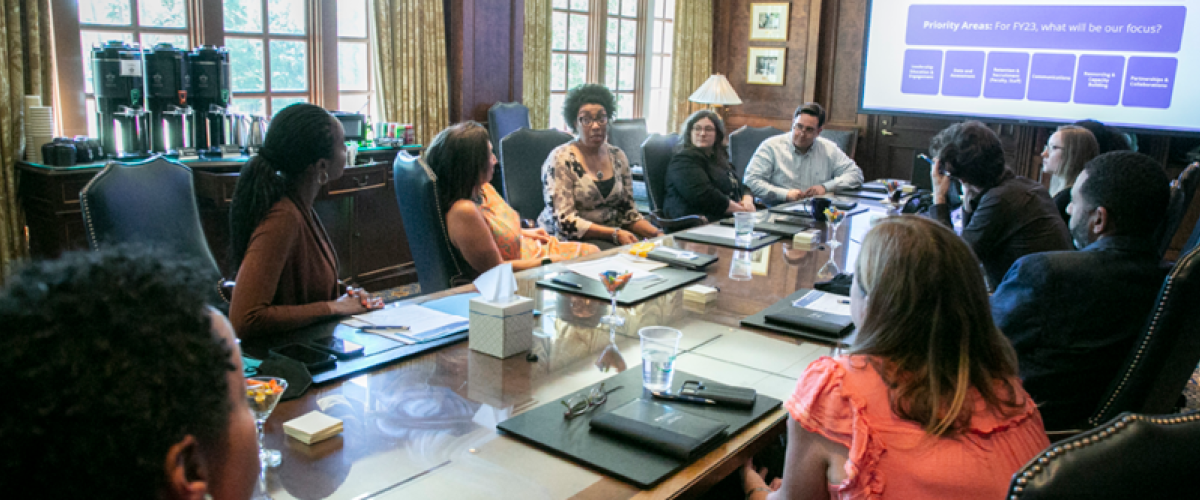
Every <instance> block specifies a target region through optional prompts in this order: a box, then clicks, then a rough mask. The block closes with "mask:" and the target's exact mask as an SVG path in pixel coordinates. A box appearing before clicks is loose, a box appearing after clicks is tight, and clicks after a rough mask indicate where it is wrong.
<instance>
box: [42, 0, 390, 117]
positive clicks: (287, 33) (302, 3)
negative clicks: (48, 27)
mask: <svg viewBox="0 0 1200 500" xmlns="http://www.w3.org/2000/svg"><path fill="white" fill-rule="evenodd" d="M370 2H371V0H319V1H316V0H221V1H220V2H218V1H216V0H51V9H52V11H53V12H52V14H57V13H61V12H66V13H72V14H73V13H74V12H76V9H77V12H78V15H77V16H76V15H68V16H60V15H54V16H52V17H53V19H54V21H53V22H54V32H55V34H54V38H55V45H56V46H57V47H60V49H59V50H60V52H59V56H62V55H63V54H62V52H61V50H62V49H61V47H74V46H78V47H80V50H81V52H80V55H81V58H80V60H79V62H78V63H75V62H74V56H70V57H69V58H67V59H66V62H68V64H62V63H61V62H60V64H59V67H58V68H57V72H56V78H57V84H58V89H59V90H58V106H57V107H58V113H59V115H60V118H59V119H60V125H61V127H60V128H61V133H63V134H65V135H75V134H82V133H84V130H86V131H87V133H88V135H91V136H95V135H96V133H97V131H96V124H95V99H94V93H93V89H92V76H91V71H92V70H91V60H92V57H91V53H92V47H93V45H102V44H103V43H105V42H107V41H109V40H121V41H124V42H127V43H133V42H137V43H140V44H141V45H142V46H143V47H147V48H149V47H152V46H154V45H155V44H157V43H160V42H167V43H170V44H172V45H174V46H176V47H179V48H195V47H196V46H199V45H217V46H223V47H226V48H227V49H229V52H230V74H231V81H232V86H233V89H232V91H233V104H234V105H235V106H236V107H237V109H238V110H239V111H241V112H244V113H254V114H272V115H273V114H275V113H277V112H278V111H279V110H281V109H283V108H284V107H286V106H287V105H289V104H292V103H296V102H311V103H314V104H318V105H320V106H322V107H325V108H327V109H331V110H335V109H341V110H345V111H356V110H359V109H363V108H364V105H367V104H368V103H374V102H376V101H377V99H372V98H371V96H372V95H373V92H374V91H375V89H374V85H373V79H374V75H373V69H372V68H371V64H372V59H371V52H372V47H371V42H370V38H369V32H368V26H369V20H370V15H371V3H370ZM335 17H336V19H337V21H336V22H334V18H335ZM197 19H200V20H203V23H199V22H197ZM201 25H203V26H201ZM76 36H78V38H76ZM323 47H329V50H323ZM331 59H332V60H331ZM60 61H63V59H61V58H60ZM324 68H329V69H330V70H329V71H328V72H326V71H323V69H324ZM334 68H336V74H335V72H334ZM75 89H82V90H83V92H82V94H80V93H79V92H78V91H77V90H75ZM80 95H82V100H79V99H80V97H79V96H80ZM366 108H367V109H365V110H364V111H366V112H370V111H371V108H370V106H366Z"/></svg>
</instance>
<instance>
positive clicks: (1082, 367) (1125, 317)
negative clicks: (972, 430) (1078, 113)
mask: <svg viewBox="0 0 1200 500" xmlns="http://www.w3.org/2000/svg"><path fill="white" fill-rule="evenodd" d="M1168 183H1169V181H1168V179H1167V175H1166V172H1164V171H1163V168H1162V166H1161V165H1159V164H1158V163H1157V162H1155V161H1154V160H1153V159H1151V158H1150V157H1148V156H1145V155H1142V154H1140V153H1135V152H1132V151H1118V152H1112V153H1108V154H1104V155H1101V156H1098V157H1096V158H1095V159H1093V160H1092V161H1090V162H1088V163H1087V165H1086V166H1084V170H1083V173H1081V174H1080V175H1079V178H1078V179H1077V180H1076V181H1075V186H1074V187H1073V188H1072V189H1071V191H1072V192H1071V195H1072V202H1071V204H1070V205H1069V206H1068V208H1067V213H1068V214H1070V217H1071V219H1070V224H1069V226H1070V230H1071V236H1072V237H1073V238H1074V240H1075V244H1076V245H1077V246H1079V247H1080V248H1082V250H1080V251H1062V252H1046V253H1039V254H1031V255H1027V256H1025V257H1023V258H1021V259H1019V260H1017V261H1016V263H1014V264H1013V266H1012V269H1010V270H1009V271H1008V274H1007V275H1006V276H1005V277H1004V281H1003V282H1002V283H1001V284H1000V286H999V288H997V290H996V293H995V295H993V296H992V316H993V317H994V318H995V319H996V326H998V327H999V328H1000V330H1001V331H1002V332H1004V334H1005V335H1006V336H1008V338H1009V339H1010V340H1012V343H1013V346H1014V347H1015V348H1016V351H1017V357H1018V361H1019V364H1020V373H1021V379H1022V380H1023V381H1024V384H1025V389H1026V390H1027V391H1029V394H1030V395H1032V396H1033V399H1034V401H1036V402H1037V403H1038V404H1039V405H1040V406H1041V412H1042V418H1043V419H1044V420H1045V424H1046V428H1047V429H1065V428H1071V427H1076V426H1081V425H1085V424H1084V421H1085V420H1086V419H1087V417H1088V416H1089V415H1090V414H1091V413H1092V412H1093V411H1094V410H1095V409H1096V407H1097V406H1098V404H1099V402H1100V398H1101V396H1103V394H1104V392H1105V391H1106V390H1107V389H1108V385H1109V383H1110V382H1112V379H1113V377H1115V376H1116V373H1117V371H1118V370H1119V369H1120V367H1121V364H1122V363H1123V362H1124V361H1125V357H1126V356H1127V355H1128V354H1129V351H1130V349H1132V345H1133V341H1134V339H1135V338H1137V335H1138V334H1139V333H1140V332H1141V330H1142V328H1144V327H1145V323H1146V319H1147V318H1148V317H1149V315H1150V311H1151V308H1153V307H1154V301H1155V299H1156V298H1157V296H1158V290H1159V288H1160V287H1161V286H1162V282H1163V279H1164V277H1165V276H1166V271H1167V269H1166V268H1165V267H1164V266H1162V265H1161V256H1160V255H1159V254H1158V251H1157V249H1156V247H1157V244H1156V241H1155V240H1154V238H1153V235H1154V230H1155V228H1156V227H1157V226H1158V224H1159V222H1160V221H1161V220H1162V219H1163V217H1164V216H1165V214H1166V210H1167V199H1168V198H1169V197H1170V188H1169V186H1168Z"/></svg>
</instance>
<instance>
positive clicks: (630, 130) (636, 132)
mask: <svg viewBox="0 0 1200 500" xmlns="http://www.w3.org/2000/svg"><path fill="white" fill-rule="evenodd" d="M647 137H650V133H649V132H647V131H646V119H645V118H632V119H626V120H613V121H612V122H611V123H609V125H608V143H609V144H612V145H613V146H616V147H618V148H621V151H624V152H625V157H626V158H628V159H629V168H630V169H632V170H634V171H635V172H636V171H638V170H642V168H643V167H644V166H645V164H646V161H645V159H644V158H643V157H642V143H643V142H646V138H647ZM643 172H644V171H643Z"/></svg>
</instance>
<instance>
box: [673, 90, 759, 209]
mask: <svg viewBox="0 0 1200 500" xmlns="http://www.w3.org/2000/svg"><path fill="white" fill-rule="evenodd" d="M679 135H680V136H682V137H683V143H682V144H680V146H679V150H678V151H677V152H676V153H675V156H672V157H671V164H670V166H668V167H667V200H666V202H665V203H663V215H666V216H667V217H669V218H672V219H675V218H679V217H684V216H687V215H702V216H704V217H705V218H707V219H708V221H709V222H716V221H718V220H721V219H723V218H725V216H726V215H728V214H732V213H735V212H753V211H754V210H755V209H754V197H753V196H750V189H749V188H747V187H746V186H745V185H743V184H742V183H741V181H739V180H738V178H737V177H738V176H737V173H736V172H734V170H733V165H730V164H729V158H728V157H727V155H726V153H725V147H724V146H725V145H724V143H725V124H724V123H721V118H720V117H718V116H717V114H716V113H713V112H712V111H708V110H701V111H697V112H695V113H692V116H689V117H688V119H687V120H686V121H685V122H684V123H683V129H682V130H680V132H679Z"/></svg>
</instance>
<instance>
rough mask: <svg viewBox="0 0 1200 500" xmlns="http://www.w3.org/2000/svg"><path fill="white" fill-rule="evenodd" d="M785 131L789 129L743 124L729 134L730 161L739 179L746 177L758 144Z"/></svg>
mask: <svg viewBox="0 0 1200 500" xmlns="http://www.w3.org/2000/svg"><path fill="white" fill-rule="evenodd" d="M784 132H787V131H786V130H779V129H777V128H775V127H747V126H745V125H743V126H742V128H739V129H737V130H734V131H733V132H732V133H730V134H729V162H730V163H732V164H733V170H734V172H737V176H738V179H745V178H746V166H747V165H750V160H751V159H752V158H754V152H755V151H758V145H759V144H762V142H763V141H765V140H767V138H768V137H775V136H777V135H779V134H782V133H784Z"/></svg>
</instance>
